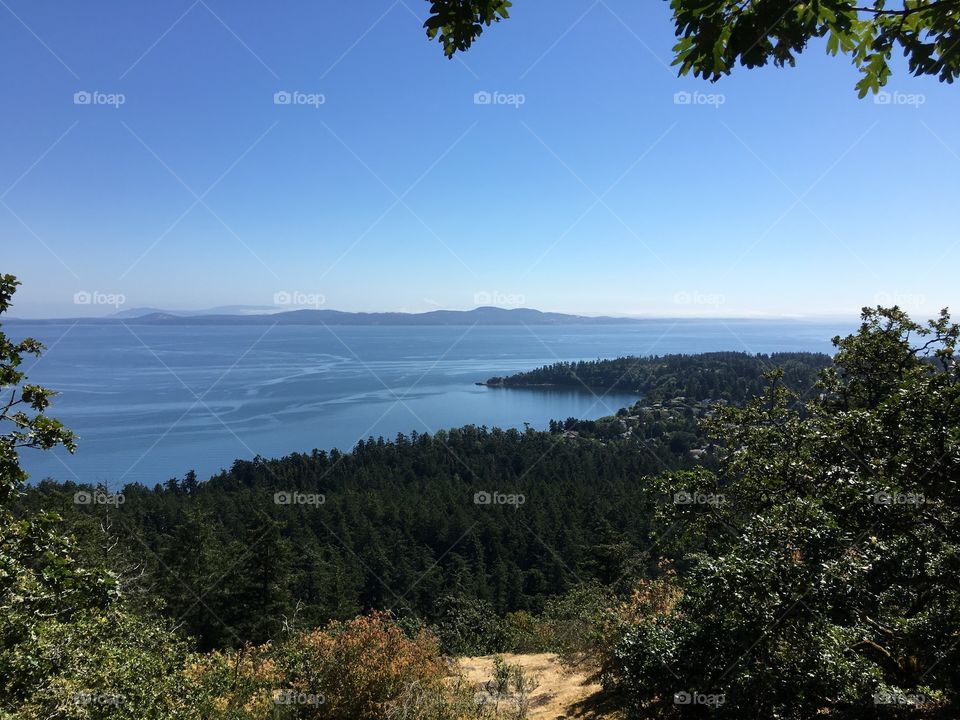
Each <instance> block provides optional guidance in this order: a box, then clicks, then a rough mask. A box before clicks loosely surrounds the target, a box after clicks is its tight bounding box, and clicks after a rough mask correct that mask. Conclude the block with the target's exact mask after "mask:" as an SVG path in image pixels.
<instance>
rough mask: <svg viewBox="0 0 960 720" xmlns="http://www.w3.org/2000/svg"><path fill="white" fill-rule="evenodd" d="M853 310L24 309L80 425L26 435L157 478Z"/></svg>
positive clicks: (347, 444) (26, 456) (449, 419)
mask: <svg viewBox="0 0 960 720" xmlns="http://www.w3.org/2000/svg"><path fill="white" fill-rule="evenodd" d="M853 327H854V324H853V323H852V322H851V323H849V324H847V325H844V324H843V323H840V322H836V323H833V324H830V323H823V322H817V323H813V322H800V321H774V320H680V321H674V320H650V321H645V322H643V323H634V324H624V325H606V326H586V325H568V326H537V327H490V326H476V327H472V328H470V327H450V326H446V327H417V326H411V327H384V326H372V327H371V326H337V327H323V326H276V327H273V328H268V327H265V326H254V325H250V326H163V327H158V326H150V325H139V326H138V325H129V326H125V325H121V324H74V323H71V322H65V323H62V324H61V323H57V324H45V323H43V324H41V323H25V322H18V323H12V324H9V325H6V326H5V327H4V330H5V332H7V333H8V335H10V336H11V337H12V338H20V337H23V336H33V337H36V338H37V339H39V340H41V341H42V342H44V343H45V344H46V345H47V348H48V349H47V351H46V353H45V354H44V355H43V357H42V358H41V359H40V360H39V361H38V362H37V363H36V364H35V365H33V366H31V365H30V363H29V362H28V363H26V364H25V368H24V369H27V370H28V371H29V377H30V381H31V382H38V383H41V384H43V385H46V386H48V387H51V388H53V389H55V390H58V391H59V392H60V393H61V394H60V396H59V397H57V398H56V400H55V405H54V409H53V412H52V415H53V416H55V417H58V418H59V419H61V420H63V421H64V422H65V423H66V424H67V425H68V426H69V427H70V428H72V429H73V430H74V431H75V432H77V433H78V434H79V435H80V438H81V439H80V444H79V449H78V451H77V453H76V454H74V455H70V454H68V453H66V452H64V451H61V450H58V451H56V452H53V453H41V452H34V451H27V452H24V453H23V454H22V458H23V461H24V466H25V467H26V469H27V471H28V472H29V473H30V475H31V480H32V481H37V480H40V479H42V478H45V477H53V478H56V479H58V480H75V481H78V482H80V481H82V482H94V483H96V482H102V483H106V484H107V485H108V487H110V488H117V487H118V486H120V485H122V484H123V483H126V482H134V481H137V482H142V483H145V484H147V485H153V484H154V483H157V482H163V481H164V480H166V479H167V478H170V477H174V476H178V477H179V476H182V475H183V474H184V473H185V472H187V471H188V470H191V469H194V470H196V472H197V474H198V475H199V476H200V477H201V478H205V477H208V476H209V475H211V474H213V473H215V472H217V471H218V470H219V469H220V468H224V467H229V466H230V465H231V464H232V462H233V461H234V460H235V459H237V458H252V457H254V456H255V455H262V456H265V457H277V456H281V455H285V454H288V453H291V452H308V451H310V450H312V449H313V448H321V449H327V450H328V449H330V448H333V447H337V448H340V449H342V450H347V449H349V448H351V447H353V445H354V444H355V443H356V442H357V441H358V440H360V439H365V438H367V437H371V436H373V437H376V436H380V435H382V436H384V437H386V438H391V437H394V436H396V434H397V433H400V432H402V433H405V434H409V433H410V432H411V431H413V430H416V431H417V432H421V433H422V432H433V431H435V430H437V429H440V428H448V427H456V426H460V425H465V424H476V425H487V426H488V427H489V426H495V425H496V426H500V427H522V426H523V424H524V423H529V424H530V425H531V426H532V427H535V428H538V429H542V428H544V427H545V426H546V425H547V422H548V421H549V420H550V419H551V418H557V419H563V418H566V417H570V416H575V417H580V418H596V417H600V416H603V415H609V414H612V413H614V412H615V411H616V410H617V409H618V408H619V407H622V406H623V405H626V404H628V403H630V402H632V401H633V400H634V399H635V398H633V397H632V396H629V395H625V394H623V393H612V394H609V395H606V396H599V397H598V396H597V395H595V394H592V393H590V392H587V391H583V392H577V391H557V390H504V389H498V388H486V387H481V386H477V385H476V384H475V383H476V382H478V381H482V380H485V379H487V378H488V377H490V376H493V375H506V374H509V373H512V372H517V371H520V370H526V369H531V368H534V367H537V366H540V365H544V364H548V363H552V362H556V361H558V360H591V359H597V358H609V357H617V356H621V355H651V354H657V355H662V354H667V353H695V352H706V351H714V350H737V351H745V352H777V351H795V350H809V351H821V352H831V345H830V341H829V340H830V338H831V337H833V336H834V335H836V334H838V333H839V334H843V333H847V332H850V331H851V330H853Z"/></svg>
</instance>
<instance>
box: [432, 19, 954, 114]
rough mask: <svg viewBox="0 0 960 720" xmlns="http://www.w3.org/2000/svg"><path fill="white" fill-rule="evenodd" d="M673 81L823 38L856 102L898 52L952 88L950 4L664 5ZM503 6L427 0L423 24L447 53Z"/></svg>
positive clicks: (780, 57)
mask: <svg viewBox="0 0 960 720" xmlns="http://www.w3.org/2000/svg"><path fill="white" fill-rule="evenodd" d="M669 1H670V8H671V10H672V12H673V22H674V30H675V34H676V36H677V39H678V42H677V44H676V45H675V46H674V48H673V51H674V65H677V66H679V71H680V74H681V75H686V74H688V73H693V75H695V76H698V77H702V78H704V79H708V80H718V79H719V78H721V77H722V76H724V75H729V74H730V73H731V72H732V71H733V69H734V68H735V67H736V66H737V65H741V66H744V67H748V68H754V67H762V66H764V65H767V64H769V63H772V64H774V65H777V66H781V67H782V66H784V65H794V64H795V63H796V59H797V56H798V55H800V54H801V53H802V52H803V51H804V50H805V49H806V48H807V46H808V45H809V43H810V42H811V41H813V40H817V39H820V38H826V49H827V52H828V53H830V54H831V55H837V54H840V53H842V54H844V55H847V56H849V57H850V59H851V60H852V62H853V64H854V65H855V66H856V68H857V69H858V70H859V71H860V73H861V74H862V77H861V79H860V81H859V82H858V83H857V90H858V91H859V95H860V97H863V96H864V95H866V94H867V93H868V92H870V91H873V92H878V91H879V89H880V88H881V87H882V86H883V85H885V84H886V82H887V79H888V77H889V76H890V58H891V57H892V56H893V54H894V53H895V52H896V51H898V50H899V51H901V52H902V53H903V55H904V57H906V59H907V63H908V67H909V71H910V72H911V73H912V74H913V75H932V76H935V77H937V78H939V79H940V80H941V81H943V82H951V83H952V82H953V80H954V79H955V78H956V77H957V75H958V74H960V0H904V2H903V3H898V4H897V5H896V7H888V3H887V2H886V0H873V2H869V0H867V1H866V2H864V1H863V0H810V1H808V2H801V1H798V0H669ZM510 6H511V3H510V2H509V0H431V6H430V16H429V17H428V19H427V21H426V23H425V24H424V26H425V27H426V28H427V36H428V37H429V38H430V39H438V40H439V41H440V42H441V43H442V45H443V50H444V53H445V54H446V55H447V56H448V57H453V55H454V54H455V53H457V52H462V51H464V50H467V49H469V48H470V46H471V45H472V44H473V41H474V40H475V39H476V38H477V37H479V35H480V34H481V33H482V32H483V29H484V27H487V26H489V25H490V24H492V23H494V22H499V21H500V20H501V19H505V18H507V17H508V9H509V8H510Z"/></svg>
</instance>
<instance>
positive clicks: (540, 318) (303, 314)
mask: <svg viewBox="0 0 960 720" xmlns="http://www.w3.org/2000/svg"><path fill="white" fill-rule="evenodd" d="M64 320H69V321H70V322H79V323H84V324H110V323H121V322H122V323H125V324H127V325H517V326H523V325H618V324H624V323H641V322H647V320H644V319H639V318H624V317H608V316H602V317H590V316H586V315H567V314H564V313H555V312H541V311H540V310H533V309H530V308H510V309H508V308H499V307H478V308H474V309H473V310H432V311H430V312H423V313H403V312H374V313H367V312H343V311H340V310H319V309H317V310H315V309H307V310H288V311H285V312H273V313H264V312H259V313H257V312H242V313H240V314H237V313H232V312H221V313H210V314H201V315H197V314H193V313H189V312H184V313H177V312H171V311H164V310H154V309H152V308H145V309H144V311H143V313H142V314H139V313H138V311H136V310H125V311H122V312H120V313H117V314H115V315H110V316H107V317H98V318H59V319H44V320H36V319H26V318H20V319H16V320H14V319H12V318H11V321H13V322H30V323H53V322H64ZM8 322H9V321H8Z"/></svg>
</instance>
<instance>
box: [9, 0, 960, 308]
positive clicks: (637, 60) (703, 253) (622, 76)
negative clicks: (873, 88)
mask: <svg viewBox="0 0 960 720" xmlns="http://www.w3.org/2000/svg"><path fill="white" fill-rule="evenodd" d="M548 7H549V11H548V10H547V8H548ZM426 9H427V3H426V2H423V1H422V0H405V2H400V1H398V2H391V0H365V1H364V2H357V3H345V2H336V3H334V2H326V1H322V2H321V1H315V2H281V3H271V4H269V5H265V4H263V3H259V2H256V3H255V2H251V1H249V0H243V1H239V0H230V1H229V2H228V1H227V0H197V2H194V1H193V0H170V1H169V2H165V3H130V2H129V1H119V0H118V1H111V2H96V3H83V4H80V3H61V2H50V1H48V0H3V2H2V3H0V17H2V18H3V20H2V22H0V57H2V61H3V67H4V68H5V72H4V73H3V74H2V77H0V96H2V97H3V103H4V111H3V112H2V113H0V157H2V158H3V162H2V163H0V199H2V204H0V238H2V240H0V242H2V263H0V271H3V272H12V273H14V274H16V275H18V276H19V277H20V279H21V280H22V281H23V283H24V286H23V288H22V289H21V292H20V293H19V294H18V296H17V301H18V302H17V305H16V307H15V312H14V315H17V316H22V317H42V316H47V317H49V316H82V315H102V314H107V313H109V312H112V311H113V310H114V307H113V305H115V304H117V303H118V302H119V301H120V300H122V301H123V303H124V307H128V308H129V307H138V306H154V307H164V308H174V309H176V308H203V307H210V306H217V305H227V304H251V305H271V304H273V303H274V301H275V299H277V298H278V297H279V298H280V299H281V300H283V299H285V298H292V301H293V302H294V303H296V304H305V303H314V304H320V303H322V305H323V306H325V307H330V308H336V309H343V310H406V311H413V312H417V311H425V310H431V309H435V308H438V307H443V308H454V309H463V308H469V307H473V306H474V305H475V304H478V303H479V304H500V305H504V306H511V305H524V306H528V307H536V308H540V309H545V310H554V311H563V312H582V313H588V314H597V313H607V314H631V315H642V314H649V315H661V316H662V315H668V316H670V315H702V316H711V315H725V316H734V315H753V314H761V315H851V314H853V313H855V312H856V311H857V310H858V309H859V308H860V307H861V306H862V305H865V304H874V303H876V302H884V303H888V302H892V301H898V302H899V303H900V304H901V305H903V306H905V307H906V308H908V309H909V310H911V311H912V312H915V313H917V314H929V313H931V312H933V311H934V310H936V309H938V308H940V307H942V306H944V305H950V304H953V305H957V304H958V303H957V302H956V301H957V300H960V290H958V286H957V284H956V283H955V282H952V277H951V276H948V277H947V278H946V279H940V277H939V276H940V275H941V274H942V273H943V270H944V269H946V268H949V267H956V264H957V262H958V261H960V244H958V243H960V237H958V233H957V223H956V198H957V196H958V191H960V138H958V136H957V133H956V130H957V126H956V118H957V117H958V116H960V99H958V94H957V89H956V88H955V87H951V86H948V85H941V84H939V83H938V82H936V80H932V79H928V78H920V79H916V78H912V77H910V76H909V75H907V74H906V72H905V68H904V65H903V63H902V62H900V61H899V60H898V62H897V63H896V72H895V74H894V76H893V78H892V80H891V82H890V84H889V85H888V87H887V91H889V92H890V93H892V94H891V95H889V96H887V98H888V99H890V100H891V102H889V103H886V104H878V103H875V102H874V101H873V100H871V99H869V98H868V99H866V100H858V99H857V98H856V94H855V92H854V90H853V85H854V83H855V82H856V80H857V75H856V72H855V70H854V69H853V68H852V66H850V65H849V62H848V61H847V60H846V59H844V58H836V59H835V58H829V57H827V56H826V55H825V53H824V52H823V49H822V47H821V46H814V47H812V48H810V50H809V51H808V52H807V53H806V54H805V55H803V56H802V57H801V58H800V61H799V63H798V67H796V68H793V69H775V68H766V69H762V70H754V71H747V70H740V71H738V72H736V73H735V74H734V75H733V76H732V77H730V78H726V79H724V80H722V81H721V82H719V83H716V84H709V83H706V82H703V81H699V80H696V79H693V78H678V77H677V76H676V72H675V71H674V70H673V69H671V68H670V67H669V64H670V57H671V53H670V48H671V46H672V44H673V40H674V38H673V28H672V25H671V23H670V17H669V12H668V7H667V5H666V3H663V2H656V3H654V2H646V3H635V2H623V1H622V0H604V1H603V2H595V3H591V2H590V1H589V0H576V1H574V0H556V1H555V2H551V3H549V5H547V4H546V3H531V2H524V1H523V0H521V1H520V2H517V3H516V7H515V8H514V11H513V17H512V18H511V19H510V20H509V21H508V22H506V23H502V24H500V25H499V26H496V27H494V28H491V29H489V30H488V31H487V32H485V33H484V35H483V37H482V38H481V39H480V41H479V43H478V44H477V45H475V47H474V48H473V49H472V50H471V51H470V52H469V53H467V54H466V55H464V56H463V57H462V59H455V60H452V61H449V60H447V59H445V58H444V57H443V55H442V53H441V50H440V47H439V46H438V45H436V44H434V43H430V42H428V41H427V40H426V38H425V37H424V35H423V31H422V28H421V24H422V21H423V19H424V16H425V13H426ZM278 92H287V93H291V97H294V100H293V102H291V103H289V104H283V103H280V104H277V103H276V102H275V100H274V98H275V94H276V93H278ZM478 92H488V93H495V95H494V98H495V101H494V102H491V103H488V104H477V103H476V102H475V94H476V93H478ZM76 93H88V95H79V96H76V98H77V99H78V100H79V102H78V101H75V94H76ZM677 93H688V94H687V95H682V96H680V99H681V100H683V99H689V100H691V102H688V103H682V102H681V103H679V104H678V102H676V97H677V96H676V94H677ZM894 93H896V94H894ZM294 94H295V95H294ZM282 97H283V96H281V98H282ZM84 99H90V102H89V103H84V102H82V101H83V100H84ZM121 100H122V104H119V101H121ZM78 293H79V295H78ZM284 293H286V295H284ZM278 294H279V295H278ZM75 298H80V300H79V304H78V302H77V300H75ZM87 300H89V302H86V301H87Z"/></svg>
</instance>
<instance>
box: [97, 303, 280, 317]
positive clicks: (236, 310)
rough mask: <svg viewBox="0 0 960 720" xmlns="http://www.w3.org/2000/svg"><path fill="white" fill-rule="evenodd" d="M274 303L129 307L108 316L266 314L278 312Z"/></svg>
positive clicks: (278, 309)
mask: <svg viewBox="0 0 960 720" xmlns="http://www.w3.org/2000/svg"><path fill="white" fill-rule="evenodd" d="M280 311H281V309H280V308H279V307H277V306H275V305H221V306H219V307H214V308H208V309H207V310H161V309H159V308H150V307H142V308H130V309H129V310H121V311H120V312H116V313H113V314H112V315H110V316H109V317H111V318H119V319H122V320H127V319H132V318H141V317H145V316H147V315H175V316H178V317H200V316H203V315H267V314H271V313H277V312H280Z"/></svg>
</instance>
